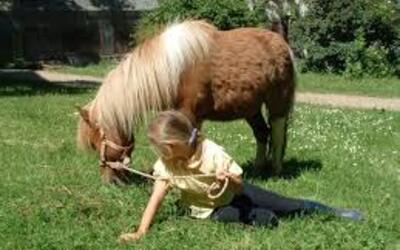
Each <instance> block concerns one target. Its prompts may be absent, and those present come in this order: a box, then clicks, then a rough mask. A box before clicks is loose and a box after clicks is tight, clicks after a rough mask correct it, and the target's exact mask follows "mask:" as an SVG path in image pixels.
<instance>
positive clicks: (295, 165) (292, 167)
mask: <svg viewBox="0 0 400 250" xmlns="http://www.w3.org/2000/svg"><path fill="white" fill-rule="evenodd" d="M241 166H242V167H243V169H244V176H245V178H250V179H263V180H266V179H269V178H272V177H273V178H282V179H294V178H297V177H299V176H300V175H301V173H303V172H307V171H320V170H321V168H322V163H321V161H316V160H305V161H299V160H297V159H295V158H292V159H290V160H288V161H284V163H283V168H282V173H281V174H280V175H279V176H275V175H273V174H272V172H271V169H272V168H271V164H268V166H266V167H265V168H264V169H261V170H260V169H257V168H255V167H254V164H253V161H247V162H245V163H243V164H241Z"/></svg>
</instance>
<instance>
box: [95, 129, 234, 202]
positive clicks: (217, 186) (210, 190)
mask: <svg viewBox="0 0 400 250" xmlns="http://www.w3.org/2000/svg"><path fill="white" fill-rule="evenodd" d="M197 133H198V130H197V129H193V131H192V135H191V136H190V140H189V144H193V142H194V141H195V139H196V138H195V137H196V135H197ZM100 136H101V138H102V141H101V147H100V166H103V167H104V166H108V167H109V168H111V169H115V170H121V169H123V170H126V171H128V172H130V173H133V174H137V175H140V176H143V177H145V178H147V179H151V180H153V181H157V180H164V181H171V180H174V179H175V180H177V179H190V178H210V177H215V174H193V175H180V176H172V177H156V176H153V175H150V174H147V173H144V172H142V171H139V170H135V169H132V168H130V167H129V163H130V158H129V157H127V156H126V152H127V151H128V150H129V148H130V147H132V146H130V147H122V146H119V145H117V144H115V143H114V142H112V141H110V140H108V139H107V138H106V136H105V133H104V131H103V130H102V129H101V130H100ZM107 146H110V147H111V148H114V149H116V150H123V155H124V158H123V161H122V162H120V161H114V162H112V161H107V160H106V159H105V152H106V148H107ZM228 184H229V178H225V180H224V183H223V186H222V187H221V183H220V182H217V181H214V182H213V183H212V184H211V185H210V186H209V187H208V188H207V190H206V192H207V197H208V198H210V199H212V200H214V199H217V198H219V197H221V196H222V195H223V194H224V192H225V191H226V189H227V187H228ZM218 189H220V191H219V192H218V193H216V194H213V192H214V191H215V190H218Z"/></svg>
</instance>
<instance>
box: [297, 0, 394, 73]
mask: <svg viewBox="0 0 400 250" xmlns="http://www.w3.org/2000/svg"><path fill="white" fill-rule="evenodd" d="M309 9H310V11H309V13H308V15H307V16H305V17H304V18H298V19H296V20H294V22H293V26H292V29H291V35H292V37H291V38H292V39H291V40H292V41H293V45H294V47H295V48H296V50H297V52H298V53H299V54H302V55H303V62H302V64H301V65H302V70H304V71H324V72H335V73H345V74H346V75H349V76H352V77H361V76H363V75H373V76H376V77H384V76H390V75H394V74H399V73H400V71H399V69H398V67H399V65H400V61H399V59H398V58H399V57H400V49H399V44H400V30H399V28H398V26H396V25H395V24H394V23H395V21H396V20H397V19H398V17H399V16H398V15H399V12H398V10H397V9H396V6H395V3H394V1H390V0H389V1H387V0H378V1H376V0H333V1H325V0H310V1H309Z"/></svg>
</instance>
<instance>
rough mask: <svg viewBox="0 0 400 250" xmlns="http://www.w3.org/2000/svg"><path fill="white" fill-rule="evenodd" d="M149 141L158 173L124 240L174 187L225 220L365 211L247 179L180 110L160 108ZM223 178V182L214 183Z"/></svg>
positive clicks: (194, 208) (196, 208)
mask: <svg viewBox="0 0 400 250" xmlns="http://www.w3.org/2000/svg"><path fill="white" fill-rule="evenodd" d="M148 136H149V139H150V143H151V144H152V146H153V148H154V149H155V151H156V153H157V154H158V155H159V157H160V158H159V159H158V161H157V162H156V163H155V165H154V175H155V176H157V177H159V178H158V179H157V180H156V181H155V184H154V189H153V193H152V195H151V197H150V200H149V202H148V204H147V207H146V209H145V210H144V213H143V216H142V220H141V222H140V226H139V227H138V229H137V230H136V232H133V233H126V234H122V235H121V236H120V240H121V241H131V240H137V239H139V238H140V237H142V236H143V235H145V234H146V233H147V232H148V230H149V227H150V224H151V222H152V220H153V218H154V216H155V214H156V212H157V210H158V208H159V207H160V205H161V203H162V201H163V199H164V197H165V196H166V194H167V192H168V190H169V189H170V187H177V188H178V189H180V190H181V201H182V202H183V204H185V205H186V206H187V207H189V208H190V211H191V216H192V217H195V218H199V219H206V218H209V219H212V220H215V221H221V222H241V223H245V224H250V225H263V226H277V224H278V217H281V216H290V215H295V214H310V213H314V212H322V213H329V214H333V215H336V216H338V217H344V218H349V219H354V220H360V219H361V214H360V213H359V212H357V211H355V210H349V209H338V208H334V207H330V206H327V205H323V204H321V203H318V202H315V201H310V200H302V199H293V198H288V197H284V196H281V195H279V194H276V193H273V192H270V191H267V190H264V189H261V188H259V187H256V186H253V185H251V184H246V183H243V182H242V178H241V175H242V169H241V168H240V167H239V166H238V165H237V164H236V162H234V161H233V160H232V158H231V157H230V156H229V155H228V154H227V153H226V152H225V151H224V149H223V148H222V147H220V146H218V145H217V144H215V143H214V142H212V141H210V140H207V139H204V138H203V137H202V136H201V135H200V134H199V132H198V130H197V129H196V128H194V127H193V125H192V124H191V122H190V121H189V119H188V118H187V117H186V116H184V115H183V114H182V113H180V112H178V111H166V112H163V113H160V114H159V115H158V116H157V117H156V119H155V120H154V121H153V122H152V123H151V124H150V126H149V129H148ZM216 183H220V184H221V185H215V184H216Z"/></svg>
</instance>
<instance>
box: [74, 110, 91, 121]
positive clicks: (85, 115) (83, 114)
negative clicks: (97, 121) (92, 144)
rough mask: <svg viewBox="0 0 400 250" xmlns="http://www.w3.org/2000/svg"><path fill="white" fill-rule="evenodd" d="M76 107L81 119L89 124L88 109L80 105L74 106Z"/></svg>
mask: <svg viewBox="0 0 400 250" xmlns="http://www.w3.org/2000/svg"><path fill="white" fill-rule="evenodd" d="M76 109H77V110H78V112H79V115H80V116H81V117H82V119H83V120H84V121H85V122H86V123H87V124H89V125H90V119H89V111H88V110H87V109H85V108H82V107H80V106H76Z"/></svg>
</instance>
